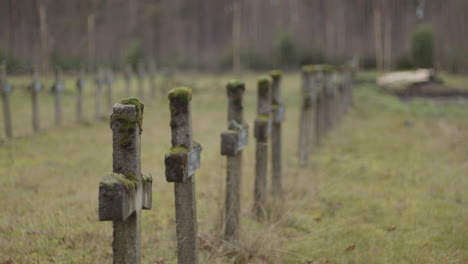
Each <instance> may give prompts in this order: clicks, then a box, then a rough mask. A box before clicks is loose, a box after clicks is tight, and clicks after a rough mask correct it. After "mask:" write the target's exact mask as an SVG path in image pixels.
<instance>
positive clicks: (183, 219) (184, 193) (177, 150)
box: [165, 87, 202, 264]
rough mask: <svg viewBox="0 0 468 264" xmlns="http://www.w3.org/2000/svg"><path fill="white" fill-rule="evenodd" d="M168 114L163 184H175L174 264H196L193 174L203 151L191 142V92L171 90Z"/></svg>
mask: <svg viewBox="0 0 468 264" xmlns="http://www.w3.org/2000/svg"><path fill="white" fill-rule="evenodd" d="M168 97H169V102H170V110H171V123H170V125H171V134H172V140H171V143H172V148H171V150H170V152H169V153H168V154H166V156H165V165H166V180H167V181H168V182H174V195H175V209H176V231H177V258H178V261H177V263H179V264H198V225H197V210H196V202H195V175H194V174H195V171H196V170H197V169H198V168H199V167H200V153H201V150H202V147H201V146H200V144H199V143H197V142H195V141H192V117H191V109H190V101H191V99H192V90H191V89H189V88H184V87H181V88H174V89H172V90H171V91H169V94H168Z"/></svg>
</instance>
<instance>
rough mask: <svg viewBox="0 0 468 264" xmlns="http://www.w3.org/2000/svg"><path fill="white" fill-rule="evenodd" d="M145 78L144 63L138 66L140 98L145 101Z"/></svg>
mask: <svg viewBox="0 0 468 264" xmlns="http://www.w3.org/2000/svg"><path fill="white" fill-rule="evenodd" d="M144 77H145V69H144V66H143V63H139V64H138V97H139V98H140V99H143V98H144V96H145V87H144V83H143V82H144V80H143V79H144Z"/></svg>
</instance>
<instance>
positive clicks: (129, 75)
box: [124, 65, 133, 97]
mask: <svg viewBox="0 0 468 264" xmlns="http://www.w3.org/2000/svg"><path fill="white" fill-rule="evenodd" d="M132 75H133V70H132V66H130V65H127V67H126V68H125V74H124V77H125V94H126V96H127V97H130V96H132V86H131V83H132Z"/></svg>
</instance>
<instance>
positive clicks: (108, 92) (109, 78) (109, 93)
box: [104, 69, 114, 111]
mask: <svg viewBox="0 0 468 264" xmlns="http://www.w3.org/2000/svg"><path fill="white" fill-rule="evenodd" d="M105 74H106V76H105V78H104V82H105V84H106V97H107V108H108V109H109V111H112V104H113V99H112V83H113V82H114V75H113V73H112V69H107V70H106V73H105Z"/></svg>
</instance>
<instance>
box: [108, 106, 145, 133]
mask: <svg viewBox="0 0 468 264" xmlns="http://www.w3.org/2000/svg"><path fill="white" fill-rule="evenodd" d="M128 105H133V106H135V113H136V114H135V120H130V118H129V117H128V118H124V117H122V116H120V115H125V112H126V111H125V110H123V111H122V113H118V114H117V113H116V112H117V111H116V108H117V109H118V108H122V107H125V106H128ZM144 109H145V104H143V103H142V102H140V100H138V99H137V98H135V97H131V98H128V99H124V100H122V101H121V102H120V103H118V104H115V106H114V114H117V115H114V114H112V116H111V127H112V123H113V122H114V121H115V120H116V119H118V120H121V121H122V120H123V121H125V122H130V123H134V124H135V123H136V124H138V127H139V128H140V133H141V132H142V131H143V111H144Z"/></svg>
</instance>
